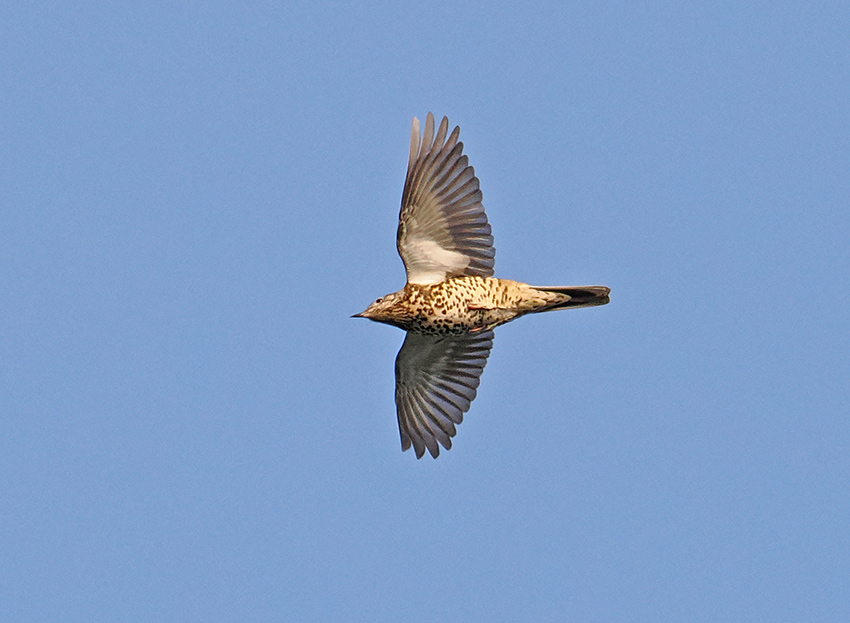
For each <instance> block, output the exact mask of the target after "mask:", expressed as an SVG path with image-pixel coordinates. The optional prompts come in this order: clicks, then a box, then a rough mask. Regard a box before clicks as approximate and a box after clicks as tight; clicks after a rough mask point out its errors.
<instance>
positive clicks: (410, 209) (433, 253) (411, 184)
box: [396, 113, 496, 284]
mask: <svg viewBox="0 0 850 623" xmlns="http://www.w3.org/2000/svg"><path fill="white" fill-rule="evenodd" d="M448 129H449V120H448V118H447V117H443V121H442V123H440V128H439V130H438V131H437V134H436V136H435V135H434V115H432V114H431V113H428V117H427V119H426V120H425V136H424V138H423V137H421V136H420V134H419V119H416V118H414V119H413V131H412V133H411V137H410V161H409V162H408V165H407V178H406V179H405V181H404V193H403V194H402V198H401V212H400V214H399V223H398V235H397V237H396V244H397V246H398V253H399V255H401V259H402V260H403V261H404V266H405V268H407V281H408V282H409V283H418V284H434V283H439V282H441V281H443V280H444V279H446V278H448V277H460V276H464V275H474V276H478V277H492V276H493V263H494V258H495V255H496V250H495V249H494V248H493V236H491V235H490V233H491V229H490V224H489V223H488V222H487V215H486V214H485V213H484V206H483V205H482V204H481V197H482V195H481V191H480V190H479V188H478V178H477V177H475V169H473V168H472V167H471V166H469V158H467V157H466V156H464V155H463V143H460V142H458V137H459V136H460V128H459V127H457V126H455V129H454V130H453V131H452V133H451V136H449V137H448V139H447V138H446V133H447V132H448Z"/></svg>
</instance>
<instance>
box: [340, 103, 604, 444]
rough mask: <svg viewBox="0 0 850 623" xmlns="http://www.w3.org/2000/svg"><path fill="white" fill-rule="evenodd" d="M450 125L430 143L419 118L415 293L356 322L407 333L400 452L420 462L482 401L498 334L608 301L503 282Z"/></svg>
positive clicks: (398, 395)
mask: <svg viewBox="0 0 850 623" xmlns="http://www.w3.org/2000/svg"><path fill="white" fill-rule="evenodd" d="M448 129H449V120H448V118H447V117H443V120H442V122H441V123H440V127H439V128H437V129H436V132H435V122H434V115H432V114H431V113H428V117H427V118H426V120H425V135H424V137H423V136H422V135H421V131H420V127H419V119H416V118H415V117H414V119H413V131H412V133H411V138H410V160H409V162H408V165H407V178H406V179H405V181H404V192H403V193H402V198H401V212H400V214H399V223H398V232H397V236H396V246H397V247H398V253H399V255H400V256H401V259H402V261H403V262H404V266H405V268H406V269H407V285H405V286H404V288H403V289H402V290H399V291H398V292H395V293H393V294H387V295H386V296H382V297H381V298H379V299H378V300H377V301H375V302H374V303H372V304H371V305H370V306H369V307H368V308H367V309H366V310H365V311H363V312H361V313H359V314H355V315H354V316H353V317H356V318H368V319H370V320H374V321H376V322H383V323H386V324H391V325H394V326H396V327H399V328H401V329H404V330H405V331H407V337H405V339H404V344H402V347H401V350H399V352H398V356H397V357H396V362H395V378H396V387H395V404H396V413H397V415H398V428H399V432H400V433H401V449H402V450H407V449H409V448H410V446H411V444H412V445H413V449H414V451H415V452H416V458H422V456H423V455H424V454H425V450H426V449H427V450H428V452H429V453H430V454H431V456H432V457H434V458H437V456H439V454H440V445H442V446H443V447H444V448H445V449H446V450H450V449H451V447H452V437H454V436H455V433H456V432H457V431H456V426H457V425H458V424H460V423H461V421H463V414H464V413H466V412H467V411H468V410H469V406H470V404H471V403H472V401H473V400H474V399H475V395H476V392H477V389H478V384H479V382H480V380H481V373H482V372H483V371H484V365H485V364H486V363H487V357H488V356H489V354H490V349H491V348H492V347H493V329H494V328H496V327H498V326H499V325H503V324H505V323H506V322H510V321H511V320H513V319H514V318H518V317H520V316H523V315H525V314H535V313H538V312H544V311H551V310H555V309H567V308H571V307H592V306H595V305H605V304H606V303H607V302H608V300H609V299H608V294H609V293H610V292H611V290H610V288H607V287H605V286H556V287H540V286H530V285H528V284H525V283H521V282H519V281H511V280H509V279H496V278H495V277H493V264H494V258H495V254H496V251H495V249H494V248H493V236H492V235H491V229H490V224H489V223H488V222H487V215H486V214H485V213H484V206H483V205H482V203H481V198H482V195H481V190H480V189H479V183H478V178H477V177H476V176H475V170H474V169H473V168H472V167H471V166H470V165H469V159H468V158H467V157H466V156H465V155H463V143H461V142H459V141H458V138H459V136H460V128H459V127H457V126H455V128H454V130H452V133H451V134H448Z"/></svg>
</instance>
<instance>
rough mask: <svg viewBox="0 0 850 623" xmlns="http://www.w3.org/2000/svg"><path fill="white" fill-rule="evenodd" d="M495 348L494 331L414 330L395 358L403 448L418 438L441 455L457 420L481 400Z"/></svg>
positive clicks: (421, 450) (420, 448) (419, 445)
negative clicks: (449, 332)
mask: <svg viewBox="0 0 850 623" xmlns="http://www.w3.org/2000/svg"><path fill="white" fill-rule="evenodd" d="M492 347H493V332H492V331H481V332H480V333H468V334H463V335H451V336H445V337H437V336H430V335H418V334H415V333H408V334H407V337H406V338H405V340H404V344H402V347H401V350H400V351H398V357H396V361H395V383H396V384H395V404H396V412H397V414H398V429H399V432H400V433H401V449H402V450H407V449H408V448H410V444H411V442H412V443H413V448H414V451H415V452H416V458H422V455H423V454H425V448H428V451H429V452H430V453H431V456H432V457H434V458H437V456H438V455H439V454H440V446H439V445H438V443H437V442H439V443H441V444H442V445H443V447H445V448H446V450H450V449H451V447H452V439H451V438H452V437H454V435H455V433H456V432H457V431H456V430H455V424H460V423H461V422H462V421H463V414H464V413H466V412H467V411H468V410H469V405H470V404H471V403H472V401H473V400H474V399H475V394H476V391H477V388H478V383H479V382H480V380H481V373H482V372H483V371H484V365H485V364H486V363H487V357H488V356H489V355H490V349H491V348H492Z"/></svg>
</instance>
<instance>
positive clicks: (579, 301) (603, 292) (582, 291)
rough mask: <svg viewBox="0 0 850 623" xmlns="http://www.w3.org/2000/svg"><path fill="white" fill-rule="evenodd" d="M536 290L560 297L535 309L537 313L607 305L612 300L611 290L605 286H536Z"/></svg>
mask: <svg viewBox="0 0 850 623" xmlns="http://www.w3.org/2000/svg"><path fill="white" fill-rule="evenodd" d="M534 289H535V290H539V291H540V292H548V293H550V294H557V295H560V296H558V297H557V298H555V299H554V300H553V301H552V303H551V304H548V305H545V306H544V307H541V308H539V309H535V310H534V311H535V312H539V311H540V312H542V311H551V310H553V309H567V308H569V307H595V306H596V305H605V304H606V303H608V302H609V301H610V300H611V299H609V298H608V295H609V294H610V293H611V288H607V287H605V286H552V287H549V286H534Z"/></svg>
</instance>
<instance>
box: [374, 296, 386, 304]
mask: <svg viewBox="0 0 850 623" xmlns="http://www.w3.org/2000/svg"><path fill="white" fill-rule="evenodd" d="M383 300H384V297H383V296H382V297H381V298H379V299H378V300H377V301H375V302H376V303H380V302H382V301H383Z"/></svg>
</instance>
